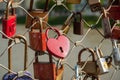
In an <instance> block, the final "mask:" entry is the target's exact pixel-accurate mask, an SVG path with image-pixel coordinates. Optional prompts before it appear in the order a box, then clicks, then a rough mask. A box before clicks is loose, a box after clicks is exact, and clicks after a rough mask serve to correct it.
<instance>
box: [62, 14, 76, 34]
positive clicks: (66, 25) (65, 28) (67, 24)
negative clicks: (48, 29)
mask: <svg viewBox="0 0 120 80" xmlns="http://www.w3.org/2000/svg"><path fill="white" fill-rule="evenodd" d="M73 16H74V12H72V13H71V14H70V15H69V16H68V18H67V19H66V21H65V22H64V24H63V26H62V28H61V30H62V31H63V33H65V34H67V33H68V31H69V30H70V24H71V21H72V19H73Z"/></svg>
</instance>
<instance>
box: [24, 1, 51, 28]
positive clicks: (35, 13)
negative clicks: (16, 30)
mask: <svg viewBox="0 0 120 80" xmlns="http://www.w3.org/2000/svg"><path fill="white" fill-rule="evenodd" d="M34 1H35V0H30V8H29V10H28V12H29V14H30V15H31V16H32V17H33V18H34V17H35V16H39V17H40V18H43V17H44V19H43V21H44V22H42V24H43V25H42V28H43V29H45V28H46V23H45V22H47V21H48V10H47V9H48V2H49V0H46V4H45V8H44V9H33V4H34ZM30 15H27V16H26V26H25V27H26V28H30V26H31V22H32V19H33V18H32V17H31V16H30ZM33 28H34V29H39V23H38V24H35V25H34V26H33Z"/></svg>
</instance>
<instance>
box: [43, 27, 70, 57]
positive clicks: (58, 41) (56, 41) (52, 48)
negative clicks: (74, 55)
mask: <svg viewBox="0 0 120 80" xmlns="http://www.w3.org/2000/svg"><path fill="white" fill-rule="evenodd" d="M50 30H52V31H54V32H56V33H57V37H56V38H49V37H48V32H49V31H50ZM45 34H46V38H47V51H48V52H49V53H50V54H52V55H54V56H55V57H58V58H65V57H66V56H67V54H68V52H69V49H70V42H69V39H68V38H67V37H66V36H65V35H62V34H61V33H60V32H59V31H58V29H56V28H48V29H47V30H46V33H45Z"/></svg>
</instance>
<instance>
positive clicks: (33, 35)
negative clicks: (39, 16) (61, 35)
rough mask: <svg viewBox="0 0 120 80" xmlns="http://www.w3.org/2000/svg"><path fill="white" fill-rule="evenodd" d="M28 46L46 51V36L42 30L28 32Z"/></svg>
mask: <svg viewBox="0 0 120 80" xmlns="http://www.w3.org/2000/svg"><path fill="white" fill-rule="evenodd" d="M29 40H30V47H31V48H32V49H33V50H35V51H46V36H45V33H44V32H42V33H40V32H34V31H30V32H29Z"/></svg>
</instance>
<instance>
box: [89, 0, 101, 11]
mask: <svg viewBox="0 0 120 80" xmlns="http://www.w3.org/2000/svg"><path fill="white" fill-rule="evenodd" d="M88 4H89V5H90V8H91V11H92V12H96V11H101V10H102V7H101V4H100V0H88Z"/></svg>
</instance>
